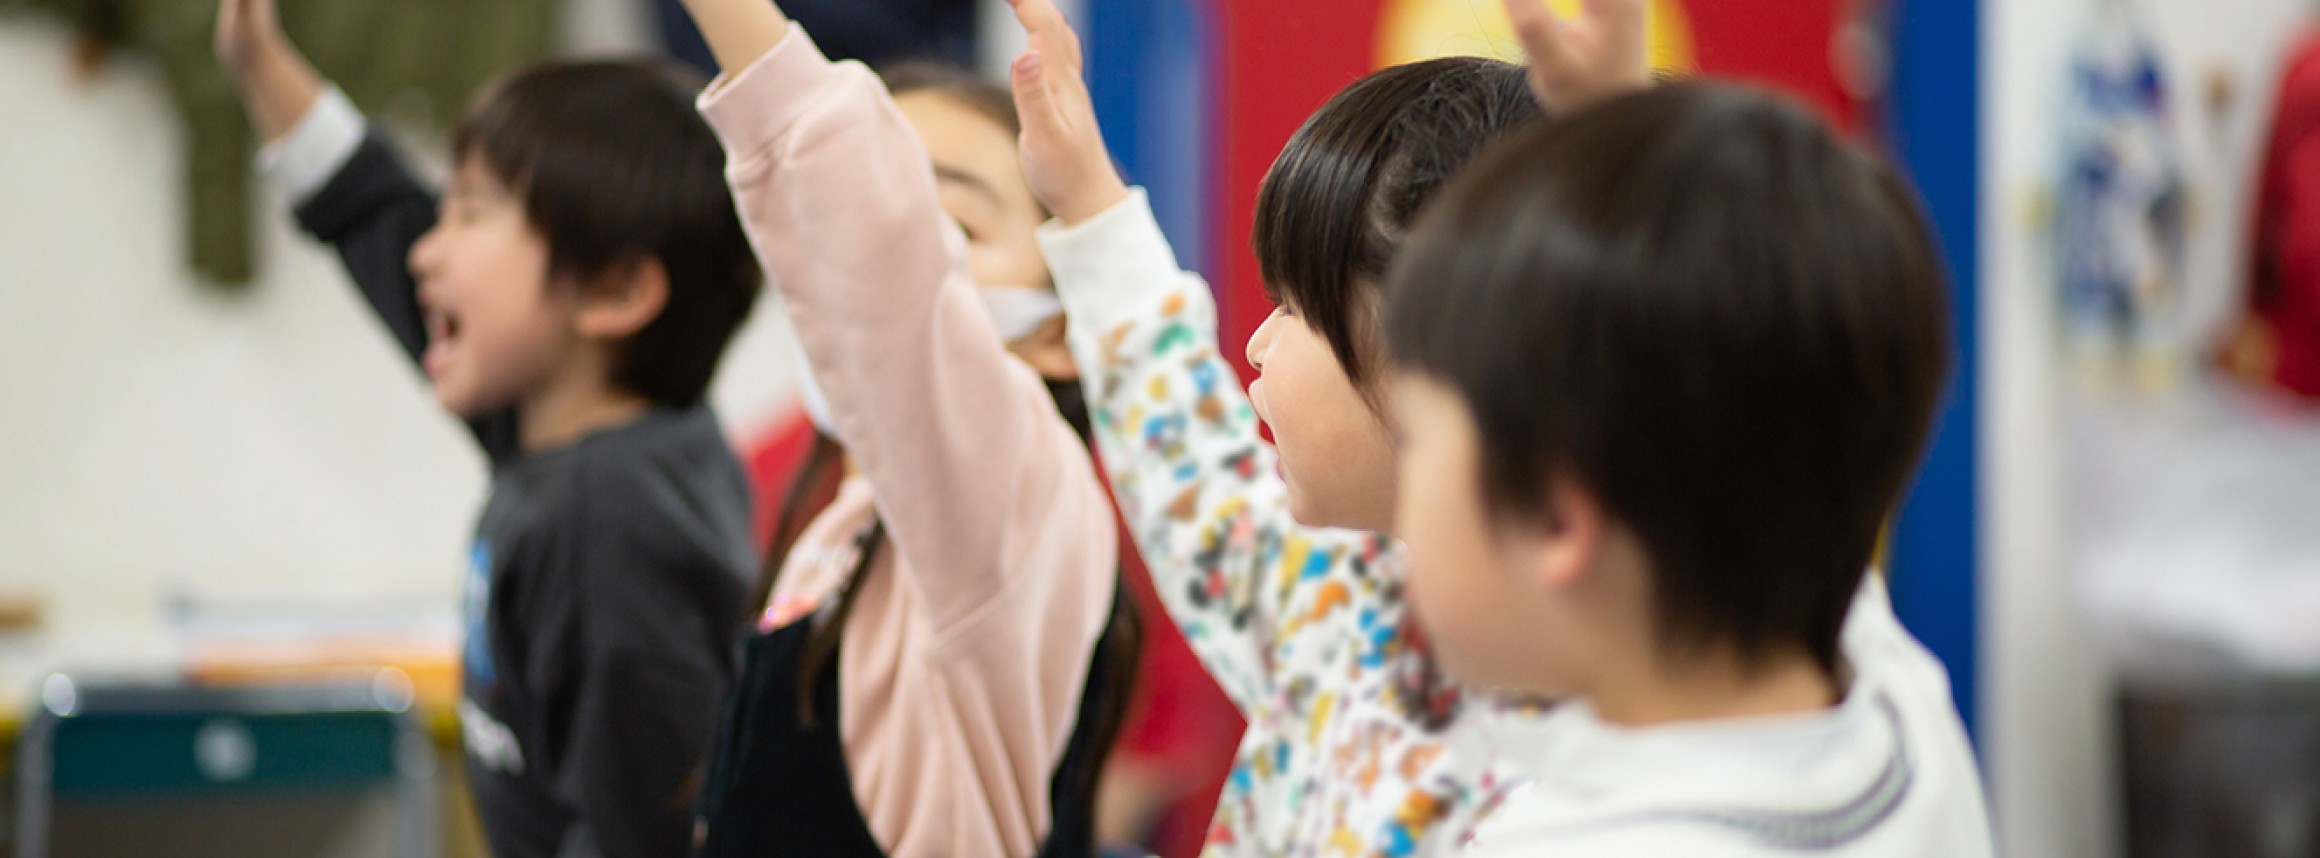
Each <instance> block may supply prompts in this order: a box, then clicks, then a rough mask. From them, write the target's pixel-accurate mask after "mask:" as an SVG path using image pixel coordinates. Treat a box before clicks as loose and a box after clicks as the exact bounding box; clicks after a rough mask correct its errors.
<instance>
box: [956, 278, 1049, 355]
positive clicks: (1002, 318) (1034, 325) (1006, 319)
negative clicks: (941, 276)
mask: <svg viewBox="0 0 2320 858" xmlns="http://www.w3.org/2000/svg"><path fill="white" fill-rule="evenodd" d="M975 295H976V296H977V297H980V298H982V299H983V306H984V307H986V308H989V309H990V311H991V323H992V324H994V325H997V326H998V328H999V339H1002V340H1006V341H1007V342H1010V343H1012V342H1014V341H1016V340H1020V339H1022V338H1024V337H1028V336H1031V332H1033V331H1036V330H1039V326H1041V325H1044V324H1047V320H1049V319H1053V318H1055V317H1057V316H1061V315H1063V299H1061V298H1058V297H1056V296H1055V290H1053V289H1047V288H1043V287H1038V286H976V287H975Z"/></svg>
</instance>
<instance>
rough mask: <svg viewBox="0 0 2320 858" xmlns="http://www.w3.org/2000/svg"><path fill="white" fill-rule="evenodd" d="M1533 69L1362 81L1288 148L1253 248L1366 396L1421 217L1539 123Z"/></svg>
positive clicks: (1458, 70) (1392, 71)
mask: <svg viewBox="0 0 2320 858" xmlns="http://www.w3.org/2000/svg"><path fill="white" fill-rule="evenodd" d="M1540 116H1541V111H1540V109H1539V106H1538V102H1537V101H1536V100H1534V99H1533V98H1532V97H1531V93H1530V88H1529V85H1528V83H1527V82H1526V80H1525V79H1524V73H1523V69H1522V67H1521V66H1517V65H1512V64H1509V63H1505V62H1500V61H1498V60H1491V59H1483V58H1480V57H1452V58H1448V59H1439V60H1428V61H1426V62H1418V63H1411V64H1408V65H1401V66H1395V67H1393V68H1389V69H1385V70H1383V71H1379V72H1376V73H1373V74H1371V75H1369V76H1368V77H1365V78H1362V79H1361V80H1360V81H1358V82H1356V83H1354V84H1353V85H1352V86H1349V87H1346V89H1345V91H1343V92H1340V93H1338V94H1337V95H1336V96H1335V97H1332V98H1330V99H1329V101H1328V102H1327V103H1325V104H1323V105H1322V106H1321V109H1320V110H1319V111H1316V112H1315V113H1314V114H1313V116H1312V117H1311V118H1308V119H1306V120H1305V125H1304V127H1301V128H1299V129H1297V133H1296V135H1295V136H1292V137H1290V138H1289V142H1288V144H1287V145H1286V146H1284V147H1283V148H1282V149H1281V155H1280V157H1279V158H1277V159H1275V160H1274V161H1273V167H1272V169H1271V170H1269V171H1267V172H1266V173H1265V180H1264V184H1263V185H1262V186H1260V187H1259V189H1258V191H1257V211H1256V227H1255V230H1254V232H1253V233H1252V235H1251V241H1252V243H1253V244H1254V245H1255V247H1256V253H1257V264H1258V267H1259V269H1260V270H1261V271H1262V273H1263V276H1264V279H1265V291H1266V293H1267V294H1268V295H1270V296H1271V297H1272V298H1273V300H1274V301H1276V302H1278V303H1281V304H1283V305H1284V306H1286V307H1288V308H1289V309H1290V310H1291V311H1292V312H1294V313H1296V314H1297V315H1298V316H1300V317H1301V318H1302V319H1303V321H1304V322H1305V323H1306V324H1308V325H1311V326H1312V327H1313V328H1314V330H1316V331H1319V332H1320V333H1321V335H1322V337H1323V338H1324V339H1326V340H1328V342H1329V347H1330V349H1331V350H1332V351H1333V352H1335V353H1336V355H1337V362H1338V363H1339V364H1340V365H1342V366H1343V367H1344V368H1345V375H1346V377H1347V378H1349V379H1351V380H1352V381H1353V382H1354V383H1355V384H1356V385H1362V384H1363V382H1364V381H1365V380H1366V379H1367V378H1368V377H1369V374H1370V372H1369V371H1370V364H1371V361H1372V359H1373V358H1372V355H1371V354H1370V352H1372V351H1374V350H1375V348H1376V343H1377V334H1376V323H1375V317H1376V306H1375V305H1376V301H1377V291H1378V290H1379V289H1380V288H1381V287H1382V286H1383V285H1384V280H1385V273H1386V266H1387V263H1388V262H1389V261H1391V260H1392V258H1393V257H1394V254H1395V251H1396V249H1397V248H1399V246H1400V245H1401V243H1402V235H1403V233H1404V232H1405V231H1406V229H1407V228H1408V226H1409V224H1410V221H1411V220H1412V219H1413V218H1414V217H1415V216H1416V215H1417V212H1418V209H1419V207H1420V206H1422V205H1424V204H1425V203H1426V201H1427V200H1429V199H1430V198H1432V197H1433V195H1434V192H1435V191H1436V190H1437V189H1439V188H1440V187H1441V186H1442V184H1443V183H1444V182H1446V181H1448V180H1449V179H1450V176H1451V175H1452V174H1453V173H1455V172H1456V171H1457V170H1458V168H1459V167H1460V166H1463V165H1464V164H1465V163H1466V162H1467V161H1468V160H1470V159H1472V158H1473V157H1474V155H1475V154H1476V153H1478V152H1480V151H1482V149H1483V147H1484V146H1486V145H1488V144H1489V143H1490V142H1491V141H1493V140H1496V139H1498V138H1499V137H1501V136H1504V135H1505V134H1506V133H1508V132H1510V131H1513V130H1514V129H1516V128H1519V127H1522V126H1523V125H1525V124H1528V123H1530V122H1532V121H1533V120H1536V119H1538V118H1539V117H1540Z"/></svg>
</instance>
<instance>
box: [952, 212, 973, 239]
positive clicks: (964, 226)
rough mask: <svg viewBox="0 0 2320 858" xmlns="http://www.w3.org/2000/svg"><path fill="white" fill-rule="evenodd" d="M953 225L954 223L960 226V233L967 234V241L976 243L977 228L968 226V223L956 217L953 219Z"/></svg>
mask: <svg viewBox="0 0 2320 858" xmlns="http://www.w3.org/2000/svg"><path fill="white" fill-rule="evenodd" d="M951 223H954V224H957V225H958V227H959V232H962V233H965V234H966V236H967V240H968V241H974V240H975V228H974V227H971V226H968V225H967V222H966V221H963V220H959V219H958V218H955V217H954V218H951Z"/></svg>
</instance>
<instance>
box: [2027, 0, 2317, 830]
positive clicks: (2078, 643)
mask: <svg viewBox="0 0 2320 858" xmlns="http://www.w3.org/2000/svg"><path fill="white" fill-rule="evenodd" d="M2098 2H2101V0H2038V2H2020V0H1986V2H1984V3H1983V4H1982V8H1983V17H1984V26H1985V28H1986V31H1985V40H1984V44H1985V46H1986V51H1987V52H1986V55H1985V62H1986V64H1987V65H1986V67H1985V69H1984V72H1985V84H1984V85H1985V92H1986V98H1985V104H1984V106H1983V110H1984V114H1983V122H1984V128H1985V140H1984V150H1983V156H1984V178H1983V182H1984V185H1983V199H1984V208H1983V222H1984V230H1985V232H1984V235H1983V258H1982V265H1983V270H1982V272H1981V274H1982V278H1983V281H1982V282H1983V288H1984V292H1983V304H1982V314H1983V315H1982V319H1981V323H1982V326H1983V327H1982V331H1983V339H1982V342H1983V347H1984V352H1983V360H1984V365H1983V366H1984V368H1983V394H1982V395H1983V397H1984V399H1983V406H1984V418H1983V419H1984V421H1985V425H1984V426H1983V430H1984V436H1983V437H1984V450H1985V456H1984V460H1983V463H1982V468H1983V474H1982V479H1983V483H1982V485H1983V498H1984V510H1985V513H1984V520H1983V526H1984V539H1985V543H1984V546H1983V561H1984V570H1985V571H1984V581H1983V608H1984V617H1985V618H1986V619H1985V622H1984V627H1983V635H1984V644H1985V645H1984V649H1983V664H1984V667H1983V676H1984V677H1985V683H1986V686H1985V689H1984V700H1985V703H1984V711H1983V712H1982V723H1983V725H1984V741H1985V745H1986V747H1985V754H1986V757H1987V761H1988V764H1989V776H1990V781H1991V788H1992V798H1993V801H1994V802H1995V804H1996V806H1997V812H1998V824H1999V826H2000V828H2001V830H2002V838H2003V840H2004V845H2005V853H2006V854H2009V855H2019V856H2038V858H2082V856H2083V858H2097V857H2098V856H2112V855H2119V854H2123V846H2122V843H2121V836H2120V832H2119V829H2118V826H2119V824H2120V820H2119V808H2118V804H2119V802H2120V800H2121V798H2120V792H2119V786H2118V780H2117V760H2116V753H2115V743H2116V741H2117V740H2116V738H2115V734H2114V729H2115V728H2114V725H2113V723H2112V722H2113V718H2112V714H2111V713H2112V709H2111V704H2112V698H2111V696H2110V695H2111V693H2112V691H2111V687H2112V686H2111V680H2110V678H2109V675H2108V670H2107V668H2106V666H2105V664H2104V663H2103V659H2102V658H2101V656H2100V654H2099V653H2097V652H2095V651H2094V649H2093V644H2092V635H2091V633H2090V629H2089V628H2088V625H2087V623H2086V622H2085V620H2084V617H2083V615H2082V613H2081V611H2080V610H2079V607H2078V601H2077V598H2076V595H2075V593H2074V592H2073V591H2072V589H2071V586H2070V582H2069V581H2068V579H2067V576H2066V574H2065V568H2066V558H2065V556H2064V554H2063V548H2064V545H2063V541H2062V537H2063V530H2062V528H2063V526H2064V520H2065V518H2064V515H2063V513H2064V504H2065V503H2067V502H2068V499H2067V498H2066V497H2064V496H2063V493H2062V491H2061V488H2062V485H2063V483H2064V477H2065V473H2064V471H2063V469H2064V468H2065V467H2067V466H2068V451H2067V450H2066V449H2065V448H2064V445H2063V443H2062V436H2063V430H2062V415H2061V413H2060V411H2059V409H2058V406H2057V403H2058V401H2059V400H2060V398H2061V392H2062V387H2061V383H2060V381H2061V380H2060V378H2059V371H2058V370H2059V368H2058V366H2057V363H2058V362H2057V359H2056V358H2057V356H2056V353H2055V350H2054V349H2055V346H2054V345H2053V343H2054V336H2053V330H2054V327H2053V326H2054V310H2053V306H2052V295H2053V289H2052V286H2051V276H2050V275H2049V273H2048V270H2047V268H2046V264H2047V263H2046V261H2045V260H2046V255H2045V250H2044V248H2043V244H2042V242H2043V238H2042V235H2041V232H2042V229H2043V225H2042V224H2041V222H2040V214H2039V211H2040V209H2041V208H2042V207H2043V206H2044V205H2045V204H2046V202H2045V201H2046V199H2047V198H2046V197H2045V195H2044V189H2045V188H2047V187H2049V186H2050V184H2051V181H2052V176H2053V171H2054V169H2055V167H2054V162H2055V160H2056V151H2057V149H2058V148H2059V143H2058V136H2059V135H2058V131H2057V130H2056V127H2055V125H2054V122H2053V117H2054V115H2055V112H2056V106H2057V104H2058V103H2059V100H2060V97H2061V94H2062V80H2063V77H2062V76H2063V71H2064V68H2065V64H2066V63H2067V61H2068V56H2069V50H2070V46H2071V44H2072V39H2073V37H2074V36H2075V35H2076V34H2077V33H2078V32H2079V30H2080V28H2081V27H2082V26H2084V25H2085V23H2086V22H2087V21H2089V20H2091V17H2092V16H2093V15H2094V14H2095V10H2096V6H2097V3H2098ZM2125 2H2128V3H2130V4H2132V5H2133V6H2135V7H2137V8H2138V9H2139V11H2140V12H2141V13H2142V14H2143V15H2144V19H2145V20H2146V21H2147V22H2149V24H2150V28H2149V29H2150V30H2151V32H2152V33H2153V34H2154V35H2155V36H2156V37H2157V40H2158V45H2157V46H2158V48H2159V50H2160V51H2161V53H2162V54H2163V55H2164V57H2165V60H2166V62H2167V64H2168V67H2169V71H2170V72H2171V73H2172V77H2173V79H2174V82H2175V84H2176V89H2175V92H2176V93H2177V95H2178V96H2179V100H2178V104H2177V108H2178V112H2177V122H2178V142H2179V144H2180V145H2181V147H2182V152H2183V154H2184V158H2185V160H2186V162H2187V164H2188V165H2189V166H2190V168H2191V170H2192V174H2191V178H2192V181H2193V182H2194V183H2195V186H2196V187H2195V188H2194V195H2195V197H2194V219H2195V221H2196V226H2195V236H2196V237H2195V238H2194V241H2193V243H2192V246H2191V247H2190V248H2189V260H2188V263H2187V264H2188V266H2189V272H2188V273H2189V277H2188V284H2187V285H2188V288H2189V290H2190V295H2191V298H2190V299H2189V301H2188V302H2187V305H2186V314H2187V315H2188V316H2189V317H2190V321H2191V324H2192V325H2193V327H2195V328H2199V329H2201V330H2212V329H2213V327H2214V325H2216V324H2217V323H2219V322H2221V321H2222V320H2223V319H2224V318H2225V317H2226V316H2227V315H2228V314H2229V312H2230V309H2231V307H2232V306H2234V302H2236V301H2237V300H2238V293H2237V291H2236V289H2237V284H2238V282H2239V279H2240V277H2241V274H2240V272H2241V271H2242V269H2243V266H2244V264H2245V260H2244V257H2245V249H2244V247H2243V244H2244V239H2243V238H2242V236H2243V235H2244V231H2243V228H2242V224H2243V223H2244V221H2245V219H2246V213H2247V209H2248V196H2247V194H2248V185H2249V182H2250V181H2251V180H2252V178H2251V176H2250V172H2251V171H2252V169H2253V165H2254V160H2255V158H2256V156H2257V149H2258V146H2259V144H2260V140H2261V134H2262V133H2263V131H2264V130H2265V128H2266V123H2267V122H2268V118H2267V117H2266V115H2265V114H2266V113H2267V112H2268V110H2269V101H2270V98H2271V95H2272V92H2271V91H2272V87H2273V76H2274V75H2275V74H2276V70H2277V65H2278V61H2279V57H2280V55H2281V53H2282V51H2283V50H2284V49H2285V47H2286V43H2287V39H2289V38H2290V37H2292V36H2294V35H2295V34H2296V33H2297V32H2298V30H2299V27H2298V26H2296V22H2298V21H2300V20H2302V19H2303V18H2304V16H2305V15H2306V14H2307V12H2308V11H2309V10H2310V8H2311V6H2312V4H2311V3H2310V0H2228V1H2227V2H2215V1H2214V0H2125ZM2217 69H2221V70H2224V71H2225V72H2226V73H2227V74H2228V78H2229V79H2230V80H2231V81H2232V82H2234V84H2235V85H2236V91H2237V95H2238V97H2237V99H2236V103H2235V105H2234V106H2233V107H2232V109H2231V110H2230V111H2229V112H2227V113H2224V114H2221V115H2220V116H2218V115H2211V114H2210V113H2209V112H2208V106H2207V103H2206V88H2207V87H2206V80H2207V78H2208V76H2209V72H2210V71H2211V70H2217Z"/></svg>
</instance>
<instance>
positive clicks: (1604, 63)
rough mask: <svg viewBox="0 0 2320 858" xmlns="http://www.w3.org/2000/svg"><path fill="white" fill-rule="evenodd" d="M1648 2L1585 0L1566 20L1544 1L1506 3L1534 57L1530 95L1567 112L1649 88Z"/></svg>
mask: <svg viewBox="0 0 2320 858" xmlns="http://www.w3.org/2000/svg"><path fill="white" fill-rule="evenodd" d="M1645 4H1646V0H1584V2H1583V3H1582V6H1581V10H1580V12H1579V14H1578V15H1577V16H1576V17H1573V18H1569V19H1565V18H1562V17H1561V16H1558V15H1556V14H1555V12H1554V10H1551V9H1548V8H1547V7H1546V4H1545V3H1543V2H1541V0H1506V14H1507V18H1508V19H1509V20H1511V21H1513V22H1514V31H1515V35H1516V36H1517V37H1518V38H1519V39H1521V41H1522V46H1523V52H1524V53H1525V54H1528V55H1529V56H1530V63H1531V69H1530V79H1531V92H1532V93H1533V94H1535V95H1537V96H1538V99H1539V103H1540V104H1543V105H1545V106H1546V108H1547V109H1548V110H1550V111H1556V112H1560V113H1568V112H1571V111H1574V110H1579V109H1581V108H1584V107H1586V106H1588V105H1591V104H1594V103H1596V102H1599V101H1603V100H1605V99H1609V98H1614V97H1617V96H1620V95H1624V94H1627V93H1630V92H1636V91H1640V90H1644V89H1649V88H1650V87H1651V56H1650V50H1649V45H1648V43H1647V42H1646V36H1645V31H1644V10H1645Z"/></svg>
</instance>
